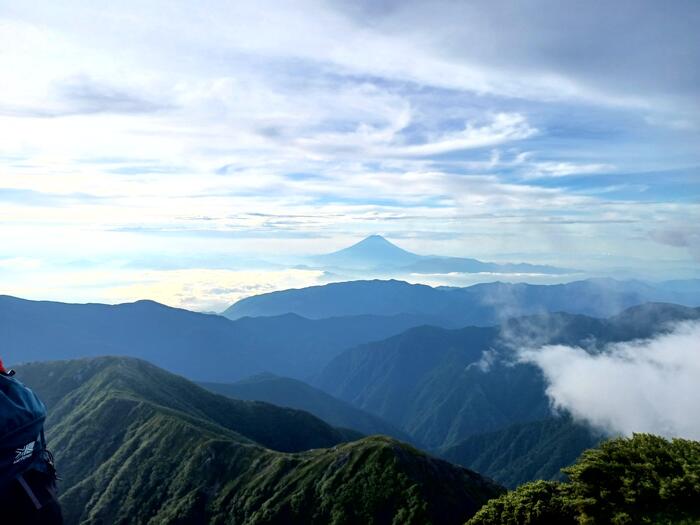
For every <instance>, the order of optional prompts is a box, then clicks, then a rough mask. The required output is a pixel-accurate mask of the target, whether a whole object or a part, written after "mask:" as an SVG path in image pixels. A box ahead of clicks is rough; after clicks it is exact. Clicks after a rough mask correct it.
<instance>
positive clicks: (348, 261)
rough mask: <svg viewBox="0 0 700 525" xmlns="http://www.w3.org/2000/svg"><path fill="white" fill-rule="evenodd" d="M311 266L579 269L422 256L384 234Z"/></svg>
mask: <svg viewBox="0 0 700 525" xmlns="http://www.w3.org/2000/svg"><path fill="white" fill-rule="evenodd" d="M310 261H311V264H312V265H313V264H315V265H318V266H322V267H330V268H343V269H352V270H379V271H384V272H388V271H396V270H401V271H402V272H404V273H450V272H464V273H478V272H494V273H541V274H567V273H575V272H576V270H571V269H566V268H556V267H554V266H547V265H535V264H527V263H517V264H498V263H492V262H483V261H479V260H477V259H468V258H462V257H444V256H436V255H418V254H415V253H411V252H409V251H407V250H404V249H403V248H400V247H398V246H396V245H395V244H393V243H391V242H389V241H388V240H386V239H385V238H384V237H382V236H381V235H370V236H369V237H367V238H365V239H363V240H361V241H360V242H358V243H356V244H353V245H352V246H349V247H348V248H344V249H342V250H339V251H337V252H333V253H329V254H325V255H317V256H314V257H311V258H310Z"/></svg>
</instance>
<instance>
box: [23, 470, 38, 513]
mask: <svg viewBox="0 0 700 525" xmlns="http://www.w3.org/2000/svg"><path fill="white" fill-rule="evenodd" d="M17 481H18V482H19V484H20V485H21V486H22V488H23V489H24V491H25V492H26V493H27V496H29V499H30V500H32V503H33V504H34V506H35V507H36V510H40V509H41V507H43V505H42V504H41V502H40V501H39V498H37V497H36V494H34V491H33V490H32V487H30V486H29V483H27V480H26V479H24V476H23V475H22V474H20V475H18V476H17Z"/></svg>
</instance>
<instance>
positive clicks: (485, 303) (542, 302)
mask: <svg viewBox="0 0 700 525" xmlns="http://www.w3.org/2000/svg"><path fill="white" fill-rule="evenodd" d="M646 302H668V303H676V304H681V305H685V306H697V305H700V290H697V291H696V290H693V289H689V290H676V289H665V288H662V287H659V286H655V285H651V284H647V283H643V282H641V281H616V280H614V279H588V280H584V281H575V282H572V283H567V284H556V285H534V284H523V283H518V284H510V283H501V282H496V283H486V284H477V285H474V286H469V287H467V288H446V287H440V288H431V287H430V286H426V285H421V284H409V283H405V282H402V281H394V280H391V281H381V280H374V281H349V282H343V283H332V284H327V285H323V286H311V287H308V288H302V289H298V290H284V291H279V292H271V293H267V294H262V295H256V296H253V297H248V298H246V299H242V300H240V301H238V302H237V303H235V304H234V305H232V306H231V307H229V308H228V309H227V310H226V311H225V312H224V314H223V315H225V316H226V317H228V318H230V319H238V318H240V317H245V316H272V315H281V314H285V313H290V312H291V313H296V314H298V315H302V316H304V317H308V318H310V319H321V318H325V317H333V316H347V315H360V314H371V315H399V314H410V315H417V316H424V317H425V318H426V319H427V320H429V323H428V324H433V325H439V326H445V327H460V326H468V325H479V326H488V325H494V324H498V323H499V322H501V321H503V320H505V319H507V318H509V317H516V316H520V315H530V314H535V313H545V312H557V311H562V312H569V313H575V314H585V315H591V316H594V317H607V316H610V315H615V314H617V313H619V312H621V311H622V310H624V309H625V308H629V307H630V306H635V305H638V304H643V303H646Z"/></svg>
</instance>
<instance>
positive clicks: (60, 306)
mask: <svg viewBox="0 0 700 525" xmlns="http://www.w3.org/2000/svg"><path fill="white" fill-rule="evenodd" d="M426 322H427V318H426V317H422V316H412V315H397V316H391V317H380V316H371V315H367V316H365V315H362V316H354V317H344V318H335V319H323V320H309V319H305V318H302V317H299V316H298V315H295V314H286V315H282V316H277V317H265V318H258V319H252V318H247V319H239V320H237V321H230V320H228V319H226V318H224V317H221V316H218V315H206V314H200V313H195V312H190V311H188V310H181V309H177V308H170V307H167V306H164V305H162V304H158V303H155V302H153V301H138V302H135V303H127V304H120V305H114V306H111V305H104V304H65V303H56V302H47V301H27V300H24V299H17V298H14V297H8V296H0V349H1V350H2V354H1V355H2V357H3V358H4V359H5V361H6V362H7V363H13V364H17V363H22V362H28V361H46V360H56V359H75V358H79V357H95V356H100V355H125V356H132V357H139V358H142V359H147V360H148V361H150V362H152V363H154V364H156V365H158V366H161V367H163V368H165V369H167V370H169V371H172V372H176V373H178V374H182V375H185V376H187V377H190V378H193V379H196V380H200V381H219V382H231V381H236V380H238V379H242V378H244V377H247V376H250V375H253V374H259V373H262V372H272V373H276V374H279V375H285V376H292V377H296V378H299V379H304V378H308V377H310V376H311V375H313V374H315V373H316V372H318V371H319V370H320V369H321V368H322V367H323V366H324V365H325V364H326V363H328V362H329V361H330V360H331V359H332V358H333V357H335V356H336V355H338V354H339V353H340V352H342V351H343V350H344V349H346V348H349V347H351V346H355V345H357V344H360V343H363V342H367V341H372V340H380V339H384V338H386V337H389V336H390V335H394V334H398V333H401V332H402V331H404V330H406V329H407V328H410V327H413V326H418V325H421V324H425V323H426Z"/></svg>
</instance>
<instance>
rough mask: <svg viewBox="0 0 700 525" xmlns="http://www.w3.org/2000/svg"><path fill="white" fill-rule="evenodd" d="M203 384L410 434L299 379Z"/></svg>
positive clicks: (364, 428)
mask: <svg viewBox="0 0 700 525" xmlns="http://www.w3.org/2000/svg"><path fill="white" fill-rule="evenodd" d="M201 386H203V387H204V388H206V389H208V390H210V391H212V392H216V393H217V394H222V395H225V396H228V397H232V398H234V399H246V400H251V401H265V402H267V403H272V404H274V405H278V406H283V407H289V408H295V409H297V410H305V411H306V412H309V413H311V414H313V415H314V416H316V417H318V418H320V419H322V420H323V421H326V422H327V423H329V424H331V425H333V426H335V427H340V428H351V429H353V430H356V431H358V432H360V433H362V434H365V435H374V434H384V435H387V436H392V437H395V438H397V439H401V440H403V441H411V439H412V438H411V437H410V436H409V435H408V434H406V433H405V432H402V431H401V430H399V429H398V428H397V427H395V426H394V425H391V424H390V423H387V422H386V421H384V420H382V419H381V418H379V417H377V416H375V415H372V414H370V413H368V412H365V411H363V410H360V409H358V408H355V407H353V406H352V405H350V404H349V403H346V402H345V401H341V400H340V399H336V398H335V397H333V396H331V395H329V394H327V393H325V392H323V391H321V390H319V389H317V388H314V387H312V386H310V385H307V384H306V383H304V382H302V381H299V380H297V379H292V378H289V377H279V376H275V375H273V374H261V375H257V376H253V377H249V378H247V379H243V380H241V381H238V382H236V383H201Z"/></svg>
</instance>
